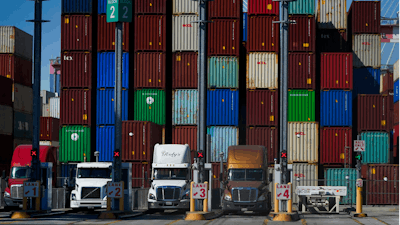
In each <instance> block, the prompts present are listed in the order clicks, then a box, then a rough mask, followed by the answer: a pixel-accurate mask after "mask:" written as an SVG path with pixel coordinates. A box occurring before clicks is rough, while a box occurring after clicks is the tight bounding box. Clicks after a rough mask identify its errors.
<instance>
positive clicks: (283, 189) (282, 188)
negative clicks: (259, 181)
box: [276, 184, 292, 200]
mask: <svg viewBox="0 0 400 225" xmlns="http://www.w3.org/2000/svg"><path fill="white" fill-rule="evenodd" d="M291 198H292V194H291V193H290V185H289V184H276V199H280V200H289V199H291Z"/></svg>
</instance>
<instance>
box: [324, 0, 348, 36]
mask: <svg viewBox="0 0 400 225" xmlns="http://www.w3.org/2000/svg"><path fill="white" fill-rule="evenodd" d="M317 23H318V28H320V29H347V13H346V0H318V9H317Z"/></svg>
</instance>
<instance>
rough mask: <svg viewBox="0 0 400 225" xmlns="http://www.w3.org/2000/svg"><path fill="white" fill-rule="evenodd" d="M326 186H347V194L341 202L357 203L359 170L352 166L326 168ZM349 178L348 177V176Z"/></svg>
mask: <svg viewBox="0 0 400 225" xmlns="http://www.w3.org/2000/svg"><path fill="white" fill-rule="evenodd" d="M324 175H325V176H324V177H325V180H326V186H345V187H347V195H346V196H344V197H342V201H340V204H347V205H348V204H356V190H357V189H356V180H357V170H356V169H350V168H329V169H328V168H326V169H325V171H324ZM347 176H348V177H349V179H346V177H347Z"/></svg>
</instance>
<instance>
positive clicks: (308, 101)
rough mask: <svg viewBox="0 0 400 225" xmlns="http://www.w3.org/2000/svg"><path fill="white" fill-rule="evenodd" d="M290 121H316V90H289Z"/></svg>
mask: <svg viewBox="0 0 400 225" xmlns="http://www.w3.org/2000/svg"><path fill="white" fill-rule="evenodd" d="M288 121H290V122H291V121H302V122H312V121H315V91H312V90H289V91H288Z"/></svg>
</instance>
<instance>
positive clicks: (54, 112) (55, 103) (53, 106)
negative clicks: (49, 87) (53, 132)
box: [50, 97, 60, 119]
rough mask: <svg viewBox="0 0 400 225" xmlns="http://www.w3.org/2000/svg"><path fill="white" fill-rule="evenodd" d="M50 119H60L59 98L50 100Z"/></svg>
mask: <svg viewBox="0 0 400 225" xmlns="http://www.w3.org/2000/svg"><path fill="white" fill-rule="evenodd" d="M50 117H53V118H57V119H60V97H54V98H50Z"/></svg>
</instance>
